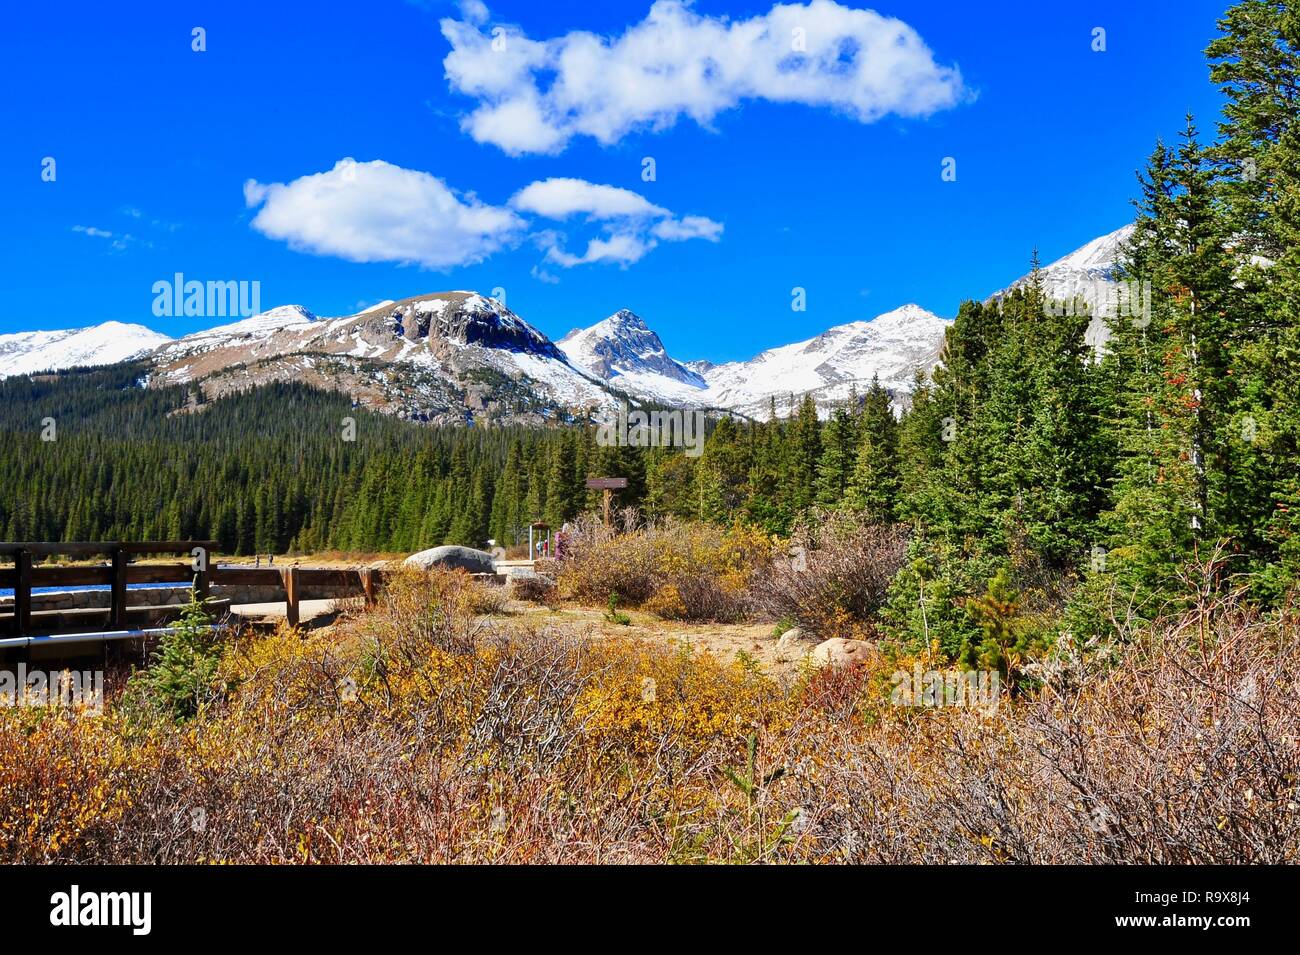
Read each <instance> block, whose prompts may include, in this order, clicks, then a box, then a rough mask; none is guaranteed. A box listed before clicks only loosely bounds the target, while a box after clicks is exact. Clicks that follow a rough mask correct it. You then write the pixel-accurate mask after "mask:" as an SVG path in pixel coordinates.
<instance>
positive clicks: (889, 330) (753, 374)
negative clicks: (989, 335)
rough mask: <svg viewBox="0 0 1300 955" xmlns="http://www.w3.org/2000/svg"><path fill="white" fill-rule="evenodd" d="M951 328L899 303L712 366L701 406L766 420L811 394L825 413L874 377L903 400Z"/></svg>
mask: <svg viewBox="0 0 1300 955" xmlns="http://www.w3.org/2000/svg"><path fill="white" fill-rule="evenodd" d="M951 324H952V323H951V321H950V320H948V319H945V318H940V317H939V316H938V315H935V314H934V313H932V312H928V311H926V310H925V309H923V308H921V306H919V305H904V306H902V307H901V308H896V309H894V310H893V311H890V312H885V313H884V314H883V315H877V316H876V317H875V318H873V319H871V320H870V321H865V322H849V323H848V324H845V325H836V326H835V327H834V328H831V329H828V330H827V331H825V332H822V333H821V334H820V335H818V336H816V337H815V338H810V339H808V340H807V341H802V342H795V343H794V344H792V345H782V346H780V347H778V348H770V349H768V350H767V351H765V352H761V353H760V354H758V355H755V356H754V357H753V358H751V359H749V360H748V361H742V362H728V363H726V364H723V365H716V366H714V367H712V368H709V369H708V370H706V371H705V372H704V377H705V379H706V380H707V381H708V383H709V387H708V390H707V392H706V393H705V401H706V403H707V404H709V405H711V406H714V407H719V408H730V409H734V410H736V411H742V412H744V413H746V414H750V415H757V416H764V415H765V414H766V413H767V410H768V408H769V406H770V404H771V401H772V400H773V399H775V402H776V410H777V414H779V415H785V414H788V413H790V411H792V410H793V408H792V405H793V404H794V403H796V402H798V401H799V400H800V399H801V398H802V397H803V395H805V394H809V395H812V397H813V399H814V400H815V401H816V402H817V405H818V407H819V408H821V409H822V410H823V411H825V410H827V409H829V408H830V407H833V406H834V405H836V404H838V403H840V402H843V401H844V400H845V399H847V398H848V397H849V396H850V394H851V393H852V392H853V391H855V390H856V391H857V393H858V394H862V393H863V392H864V391H866V389H867V388H868V387H870V385H871V382H872V379H873V378H877V377H878V378H879V379H880V383H881V384H882V385H884V386H885V387H886V388H888V389H889V390H890V392H891V393H893V394H894V395H895V396H902V395H906V394H907V393H909V392H910V391H911V389H912V379H913V377H914V376H915V374H916V372H917V371H918V370H923V371H929V370H930V369H931V368H933V367H934V365H935V364H936V363H937V362H938V360H939V353H940V352H941V351H942V350H943V340H944V332H945V331H946V330H947V328H948V326H949V325H951Z"/></svg>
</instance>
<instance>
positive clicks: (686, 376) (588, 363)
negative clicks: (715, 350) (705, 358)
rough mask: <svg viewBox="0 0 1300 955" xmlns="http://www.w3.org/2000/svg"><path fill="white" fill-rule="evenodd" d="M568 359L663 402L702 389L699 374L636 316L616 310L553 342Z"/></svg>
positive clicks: (635, 392)
mask: <svg viewBox="0 0 1300 955" xmlns="http://www.w3.org/2000/svg"><path fill="white" fill-rule="evenodd" d="M557 344H558V345H559V347H560V350H561V351H563V352H564V354H565V355H566V356H567V357H568V359H569V361H570V363H571V364H573V365H575V366H577V367H579V368H583V369H585V370H587V371H589V372H591V373H592V374H593V375H595V376H596V377H598V378H601V379H603V380H605V381H607V382H609V383H610V384H611V385H613V386H615V387H617V388H619V389H621V390H623V391H626V392H628V393H630V394H633V395H637V396H640V397H645V398H655V399H660V400H664V401H676V400H682V399H690V398H691V397H693V396H694V395H695V393H696V392H698V391H700V390H702V389H704V388H707V387H708V383H707V382H706V381H705V380H704V379H703V378H702V377H700V375H699V374H698V373H697V372H695V371H692V370H691V369H690V368H688V367H687V366H686V365H683V364H682V363H681V362H678V361H675V360H674V359H672V358H671V357H669V355H668V351H667V349H665V348H664V343H663V342H662V341H661V340H660V338H659V336H658V335H656V334H655V333H654V332H653V331H651V330H650V328H649V327H648V326H647V325H646V323H645V322H644V321H642V320H641V317H640V316H639V315H637V314H635V313H634V312H631V311H629V310H628V309H626V308H624V309H620V310H619V311H617V312H615V313H614V314H613V315H611V316H609V318H607V319H605V320H604V321H600V322H597V323H596V324H595V325H592V326H591V327H590V328H575V329H574V330H573V331H571V332H569V334H567V335H565V336H564V337H563V338H561V339H560V340H559V342H557Z"/></svg>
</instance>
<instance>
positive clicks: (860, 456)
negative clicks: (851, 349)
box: [846, 378, 901, 521]
mask: <svg viewBox="0 0 1300 955" xmlns="http://www.w3.org/2000/svg"><path fill="white" fill-rule="evenodd" d="M898 431H899V426H898V420H897V419H896V418H895V417H894V411H893V408H892V406H891V401H890V397H889V392H888V391H886V390H885V389H884V388H883V387H882V386H881V384H880V380H879V378H874V379H872V382H871V387H870V388H869V389H868V390H867V393H866V396H865V397H864V399H863V403H862V418H861V437H860V440H859V443H858V448H857V457H856V461H855V463H854V467H853V473H852V475H851V478H850V481H849V487H848V491H847V495H846V501H847V503H848V504H849V506H851V507H853V508H855V509H857V510H861V511H865V512H866V513H867V514H869V515H870V516H871V517H872V518H873V519H874V520H877V521H893V520H894V519H895V517H896V516H897V509H898V494H899V488H900V484H901V481H900V477H899V464H898Z"/></svg>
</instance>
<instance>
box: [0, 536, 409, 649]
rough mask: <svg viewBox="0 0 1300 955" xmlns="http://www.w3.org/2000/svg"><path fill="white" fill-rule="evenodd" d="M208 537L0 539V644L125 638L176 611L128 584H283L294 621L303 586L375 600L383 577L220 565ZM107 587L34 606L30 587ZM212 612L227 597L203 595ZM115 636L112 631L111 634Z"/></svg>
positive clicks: (203, 590) (203, 588)
mask: <svg viewBox="0 0 1300 955" xmlns="http://www.w3.org/2000/svg"><path fill="white" fill-rule="evenodd" d="M217 548H218V545H217V543H216V542H215V541H144V542H140V543H127V542H122V541H104V542H93V543H89V542H77V543H37V542H18V543H0V561H5V560H11V561H12V566H11V567H5V566H3V565H0V589H3V588H11V589H12V590H13V591H14V600H13V607H12V610H11V612H9V613H4V612H3V608H0V646H6V645H7V646H14V645H20V644H27V643H30V642H31V638H45V637H52V636H63V637H67V638H68V639H65V640H62V641H60V642H73V639H72V635H74V634H84V635H85V636H86V637H87V639H111V638H115V637H116V638H118V639H122V638H129V637H131V636H133V635H135V636H138V635H140V634H142V633H143V632H144V631H145V630H147V629H148V628H153V627H163V626H166V625H167V624H169V623H172V622H174V621H175V620H176V619H177V617H178V616H179V613H180V610H181V607H180V605H179V604H166V605H132V603H131V599H130V598H131V595H132V593H139V591H132V590H131V589H130V586H131V585H132V584H176V585H178V586H190V585H192V586H193V587H194V589H195V590H196V592H197V593H198V595H199V596H200V597H201V598H204V599H207V598H209V594H210V592H211V588H212V587H214V586H255V587H275V588H280V589H283V591H284V594H285V600H284V602H285V618H286V619H287V620H288V622H289V623H290V624H291V625H296V624H297V623H298V622H299V607H300V604H301V599H302V598H301V595H302V593H303V590H304V588H308V587H310V588H312V590H314V591H315V592H317V593H319V592H321V591H322V590H323V591H327V592H328V594H329V597H328V598H327V599H342V598H347V597H365V598H366V601H367V603H372V602H373V601H374V600H375V596H376V593H377V591H378V589H379V588H380V587H381V586H382V585H383V572H382V571H380V570H375V569H371V568H366V567H362V568H321V567H299V566H297V565H296V564H295V565H291V566H287V567H248V566H243V565H237V566H227V567H223V566H220V565H218V564H217V563H216V554H217ZM158 555H163V556H165V557H173V558H174V557H176V556H177V555H180V556H182V557H184V558H188V559H187V560H184V561H181V562H177V561H174V560H173V561H171V562H166V563H159V562H148V563H145V562H142V561H141V559H142V558H146V557H155V558H156V557H157V556H158ZM48 557H65V558H72V559H74V560H82V561H89V560H94V559H95V558H101V559H102V562H101V563H97V564H96V563H74V564H67V565H61V566H60V565H45V564H41V563H38V562H37V561H38V560H42V559H44V558H48ZM59 587H107V588H108V589H109V604H108V606H107V607H85V608H79V609H50V610H34V609H33V600H32V592H33V590H34V589H36V588H59ZM208 605H209V607H210V608H211V609H213V610H215V611H216V612H218V613H219V612H221V611H223V610H228V609H229V605H230V601H229V600H222V601H212V600H210V599H209V600H208ZM119 634H120V635H121V636H117V635H119Z"/></svg>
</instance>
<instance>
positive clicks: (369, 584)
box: [361, 567, 375, 607]
mask: <svg viewBox="0 0 1300 955" xmlns="http://www.w3.org/2000/svg"><path fill="white" fill-rule="evenodd" d="M361 590H362V592H363V593H364V594H365V595H366V606H367V607H373V606H374V605H375V572H374V570H373V569H371V568H370V567H362V568H361Z"/></svg>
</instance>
